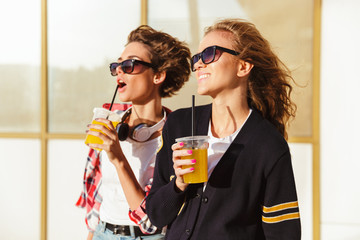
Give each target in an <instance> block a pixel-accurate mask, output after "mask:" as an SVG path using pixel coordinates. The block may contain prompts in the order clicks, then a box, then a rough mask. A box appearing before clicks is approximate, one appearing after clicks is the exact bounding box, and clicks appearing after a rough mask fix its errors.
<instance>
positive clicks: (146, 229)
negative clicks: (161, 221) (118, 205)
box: [129, 179, 157, 234]
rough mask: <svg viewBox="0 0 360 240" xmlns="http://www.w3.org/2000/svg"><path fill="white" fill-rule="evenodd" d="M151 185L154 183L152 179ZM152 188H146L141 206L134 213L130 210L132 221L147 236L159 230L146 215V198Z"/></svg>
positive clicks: (147, 186)
mask: <svg viewBox="0 0 360 240" xmlns="http://www.w3.org/2000/svg"><path fill="white" fill-rule="evenodd" d="M151 183H152V179H151ZM151 186H152V185H151V184H149V185H146V186H145V193H146V195H145V198H144V200H143V201H142V203H141V204H140V206H139V207H138V208H137V209H136V210H134V211H131V210H129V217H130V219H131V220H132V221H133V222H134V223H136V224H137V225H138V226H139V227H140V229H141V231H142V232H143V233H146V234H153V233H155V231H156V230H157V227H155V226H154V225H153V224H152V223H151V222H150V219H149V217H148V215H147V214H146V208H145V205H146V197H147V196H148V195H149V192H150V189H151Z"/></svg>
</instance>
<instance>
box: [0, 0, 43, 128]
mask: <svg viewBox="0 0 360 240" xmlns="http://www.w3.org/2000/svg"><path fill="white" fill-rule="evenodd" d="M19 6H21V7H19ZM40 10H41V7H40V0H30V1H29V0H20V1H1V2H0V22H1V44H0V85H1V87H0V96H1V101H0V109H1V113H0V116H1V118H0V132H39V131H40V62H41V29H40V27H41V24H40V22H41V14H40Z"/></svg>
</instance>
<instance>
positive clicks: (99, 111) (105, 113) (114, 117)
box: [85, 108, 121, 151]
mask: <svg viewBox="0 0 360 240" xmlns="http://www.w3.org/2000/svg"><path fill="white" fill-rule="evenodd" d="M93 112H94V116H93V119H92V122H91V124H100V125H103V126H106V125H105V124H104V123H102V122H98V121H96V120H95V119H96V118H105V119H108V120H110V121H111V122H112V124H113V126H114V128H116V125H118V123H119V122H120V120H121V115H119V114H117V113H115V112H111V111H109V110H107V109H105V108H94V110H93ZM91 130H92V131H96V132H101V133H103V132H102V131H100V130H97V129H91ZM92 143H95V144H103V140H101V139H100V138H99V137H96V136H93V135H90V134H88V135H86V139H85V144H92ZM94 149H96V150H98V151H101V149H99V148H94Z"/></svg>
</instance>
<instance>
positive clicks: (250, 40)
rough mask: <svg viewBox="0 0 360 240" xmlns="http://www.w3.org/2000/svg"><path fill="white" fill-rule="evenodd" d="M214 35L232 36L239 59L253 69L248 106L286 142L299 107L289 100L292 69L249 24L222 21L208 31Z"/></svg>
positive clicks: (235, 20)
mask: <svg viewBox="0 0 360 240" xmlns="http://www.w3.org/2000/svg"><path fill="white" fill-rule="evenodd" d="M211 31H228V32H231V33H232V34H233V40H234V44H233V47H234V48H235V50H236V51H238V52H239V53H240V54H239V55H238V57H239V58H240V59H243V60H245V61H247V62H250V63H252V64H253V65H254V67H253V69H252V70H251V72H250V76H249V79H248V89H247V91H248V93H247V94H248V104H249V106H250V107H252V108H255V109H257V110H258V111H259V112H260V113H261V114H262V116H263V117H264V118H266V119H267V120H269V121H270V122H271V123H272V124H273V125H275V127H276V128H277V129H278V130H279V132H280V133H281V134H282V135H283V136H284V137H285V139H287V137H288V135H287V131H286V129H287V126H288V122H289V120H290V118H293V117H295V112H296V105H295V104H294V103H293V102H292V101H291V99H290V95H291V92H292V86H291V85H290V81H293V82H294V80H293V78H292V77H291V74H290V71H289V69H288V68H287V67H286V66H285V64H284V63H283V62H282V61H281V60H280V59H279V58H278V57H277V56H276V55H275V54H274V53H273V51H272V50H271V47H270V44H269V42H268V41H267V40H266V39H265V38H263V36H262V35H261V34H260V32H259V31H258V30H257V29H256V27H255V26H254V25H253V24H252V23H249V22H247V21H246V20H242V19H225V20H220V21H219V22H217V23H215V24H214V25H213V26H211V27H209V28H207V30H206V32H205V34H207V33H209V32H211Z"/></svg>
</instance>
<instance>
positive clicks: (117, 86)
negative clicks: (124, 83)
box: [109, 84, 119, 111]
mask: <svg viewBox="0 0 360 240" xmlns="http://www.w3.org/2000/svg"><path fill="white" fill-rule="evenodd" d="M118 88H119V85H117V84H116V89H115V92H114V96H113V99H112V100H111V104H110V107H109V111H111V108H112V106H113V104H114V100H115V96H116V93H117V90H118Z"/></svg>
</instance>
